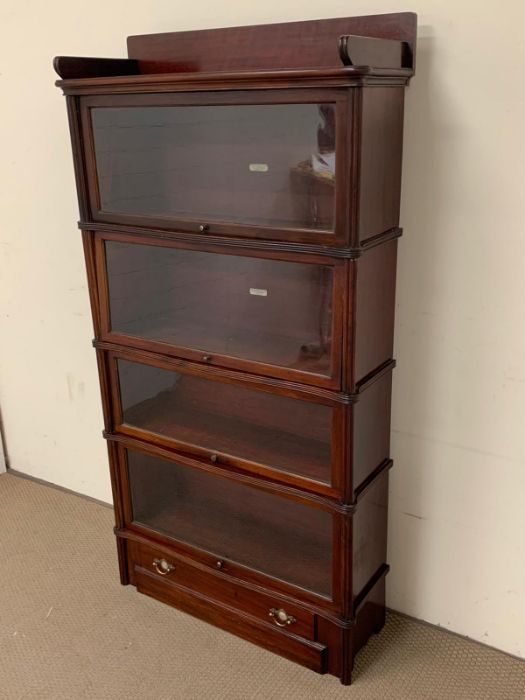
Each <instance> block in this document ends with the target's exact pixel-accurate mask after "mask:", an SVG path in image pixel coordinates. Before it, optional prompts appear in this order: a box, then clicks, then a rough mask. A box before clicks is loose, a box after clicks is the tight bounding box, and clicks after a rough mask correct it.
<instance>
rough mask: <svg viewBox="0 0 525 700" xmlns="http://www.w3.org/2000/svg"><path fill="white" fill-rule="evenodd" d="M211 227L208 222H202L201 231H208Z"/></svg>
mask: <svg viewBox="0 0 525 700" xmlns="http://www.w3.org/2000/svg"><path fill="white" fill-rule="evenodd" d="M209 228H210V227H209V226H208V224H201V225H200V226H199V231H200V232H201V233H204V232H205V231H207V230H208V229H209Z"/></svg>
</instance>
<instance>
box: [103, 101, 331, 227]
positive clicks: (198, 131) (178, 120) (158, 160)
mask: <svg viewBox="0 0 525 700" xmlns="http://www.w3.org/2000/svg"><path fill="white" fill-rule="evenodd" d="M92 124H93V139H94V144H95V156H96V164H97V173H98V180H99V191H100V199H101V208H102V211H105V212H112V213H121V214H138V215H148V216H158V217H163V218H165V217H173V218H176V219H183V220H184V219H193V220H198V221H217V222H235V223H245V224H257V225H261V226H272V227H274V228H283V227H284V228H286V227H299V228H311V229H320V230H328V231H332V230H333V226H334V190H335V105H333V104H319V105H318V104H281V105H232V106H197V107H191V106H186V107H95V108H93V109H92Z"/></svg>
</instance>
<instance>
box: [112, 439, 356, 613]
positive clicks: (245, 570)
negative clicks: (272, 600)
mask: <svg viewBox="0 0 525 700" xmlns="http://www.w3.org/2000/svg"><path fill="white" fill-rule="evenodd" d="M114 446H115V452H114V453H113V454H114V459H115V460H116V464H115V465H114V466H115V467H116V469H115V471H116V477H117V480H118V484H119V490H120V493H121V494H122V500H121V505H122V516H123V523H124V529H125V530H128V531H130V532H131V533H135V534H136V535H138V536H141V537H145V538H147V541H148V542H149V543H151V542H152V543H154V544H158V545H161V546H164V547H165V546H167V545H168V546H169V547H170V548H171V549H173V550H174V551H175V552H176V553H177V552H178V553H180V554H182V555H183V556H188V557H190V558H192V559H193V560H194V561H197V562H199V563H201V564H204V565H205V566H209V567H211V568H212V569H214V570H216V562H217V553H216V552H215V553H214V552H208V551H207V550H203V549H200V548H199V547H196V546H194V545H190V544H187V543H186V542H183V541H181V540H177V539H176V538H174V537H170V536H168V535H166V534H162V533H160V532H157V531H156V530H153V529H150V528H148V527H147V526H146V525H141V524H140V523H137V522H135V521H134V520H133V506H132V502H131V488H130V479H129V468H128V460H127V450H133V451H139V452H143V453H144V454H147V455H151V456H154V457H158V458H160V459H164V460H166V461H167V462H170V461H176V462H177V464H178V465H181V466H184V467H186V468H188V469H200V470H202V471H205V472H208V473H210V474H215V475H220V476H221V477H223V478H225V479H231V480H233V481H236V482H238V483H244V484H245V485H246V486H247V487H254V488H256V489H259V490H263V491H266V492H269V493H272V494H273V495H274V496H275V498H287V499H290V500H292V501H295V502H297V503H302V504H303V505H305V506H307V507H311V508H319V509H321V510H324V511H326V512H328V513H329V514H330V515H331V518H332V571H331V590H332V595H331V596H330V597H328V596H324V595H322V594H320V593H315V592H314V591H311V590H308V589H306V588H303V587H301V586H299V585H297V584H293V583H288V582H286V581H284V580H282V579H279V578H276V577H273V576H271V575H270V574H265V573H263V572H261V571H259V570H257V569H254V568H252V567H250V566H248V565H245V564H241V563H239V562H236V561H233V560H231V561H230V560H225V564H224V568H223V570H222V571H223V572H224V574H225V575H228V576H232V577H234V578H238V579H240V580H243V581H247V582H250V583H253V584H256V585H259V586H262V587H264V588H265V589H266V590H268V589H271V590H275V591H279V592H281V593H283V594H284V595H291V596H293V597H294V598H298V599H303V600H305V601H307V602H310V603H312V604H315V605H317V606H321V607H323V608H326V609H328V610H334V611H341V610H343V609H344V605H345V598H344V590H345V585H346V583H345V581H344V578H345V576H351V572H350V570H349V568H348V566H345V560H348V559H349V557H351V546H350V539H351V516H349V515H347V514H344V513H343V512H341V511H340V510H338V508H337V505H336V504H333V505H332V504H330V503H329V502H328V501H326V500H324V499H322V498H319V497H318V498H316V497H315V496H313V495H308V494H305V493H303V492H301V491H298V490H295V489H290V488H285V487H283V486H279V485H278V484H272V483H270V482H265V481H261V480H257V479H255V478H253V477H251V476H246V475H242V474H238V473H235V472H224V471H222V470H220V469H217V468H216V467H215V466H214V465H204V464H202V463H201V462H198V461H196V460H194V459H191V458H190V457H188V456H187V455H184V456H182V455H179V454H173V453H170V452H168V451H167V450H164V449H162V448H160V447H158V446H155V445H150V444H146V443H142V442H139V441H137V440H133V439H131V438H120V439H118V438H117V440H116V443H114Z"/></svg>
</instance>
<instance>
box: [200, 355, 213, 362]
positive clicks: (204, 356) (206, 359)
mask: <svg viewBox="0 0 525 700" xmlns="http://www.w3.org/2000/svg"><path fill="white" fill-rule="evenodd" d="M201 359H202V361H203V362H211V355H203V356H202V358H201Z"/></svg>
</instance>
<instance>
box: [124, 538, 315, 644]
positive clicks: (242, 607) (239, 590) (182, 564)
mask: <svg viewBox="0 0 525 700" xmlns="http://www.w3.org/2000/svg"><path fill="white" fill-rule="evenodd" d="M128 557H129V562H130V564H129V567H130V578H131V581H132V583H135V585H138V583H137V580H138V581H142V582H144V580H147V579H148V578H150V579H152V580H155V581H157V587H158V586H159V585H160V586H164V585H165V584H166V583H169V584H170V585H168V586H167V587H166V590H167V591H170V590H172V586H176V587H177V589H179V590H182V589H186V590H188V591H192V592H194V593H198V594H199V595H201V596H204V597H206V598H211V599H213V600H214V601H215V602H217V603H221V604H223V605H226V606H228V607H230V608H234V609H235V610H237V611H238V612H239V613H240V614H246V615H247V616H248V617H249V618H254V619H256V620H259V621H260V622H264V623H265V624H268V625H270V626H271V627H276V628H280V629H286V630H288V631H289V632H290V633H293V634H294V635H297V636H299V637H304V638H305V639H310V640H314V639H315V615H314V614H313V613H312V612H310V611H308V610H305V609H303V608H301V607H299V606H297V605H294V604H290V603H288V602H287V601H286V602H283V599H282V597H281V596H275V595H271V594H266V593H261V592H259V591H257V590H253V589H252V588H248V587H247V586H246V585H244V584H243V583H242V582H241V581H239V580H238V579H234V578H231V577H229V576H227V575H225V574H223V573H221V572H220V571H217V572H214V571H206V570H204V569H203V568H200V567H198V566H193V565H192V564H190V563H189V562H188V561H187V560H184V559H182V558H181V557H179V556H176V555H173V554H170V555H168V554H166V553H165V552H163V551H161V550H157V549H155V548H153V547H148V546H146V545H142V544H139V543H137V542H131V541H130V542H129V543H128ZM146 573H147V574H148V576H147V577H146V579H145V574H146ZM137 576H138V579H137ZM145 585H146V588H147V584H145Z"/></svg>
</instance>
